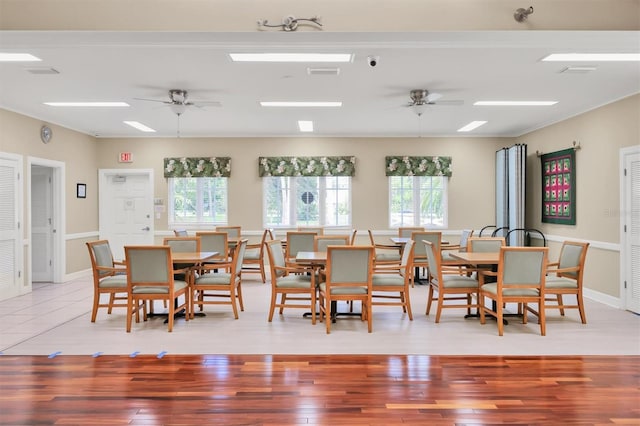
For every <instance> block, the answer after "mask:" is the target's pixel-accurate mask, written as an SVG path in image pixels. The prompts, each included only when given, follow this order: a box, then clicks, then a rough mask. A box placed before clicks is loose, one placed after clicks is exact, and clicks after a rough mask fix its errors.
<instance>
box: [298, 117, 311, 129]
mask: <svg viewBox="0 0 640 426" xmlns="http://www.w3.org/2000/svg"><path fill="white" fill-rule="evenodd" d="M298 129H300V131H301V132H313V121H306V120H298Z"/></svg>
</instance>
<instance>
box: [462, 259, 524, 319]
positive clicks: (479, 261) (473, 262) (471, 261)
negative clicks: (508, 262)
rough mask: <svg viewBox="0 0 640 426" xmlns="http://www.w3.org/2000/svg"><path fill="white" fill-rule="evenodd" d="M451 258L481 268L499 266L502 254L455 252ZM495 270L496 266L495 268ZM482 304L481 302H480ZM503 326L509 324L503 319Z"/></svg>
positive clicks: (467, 316) (504, 315)
mask: <svg viewBox="0 0 640 426" xmlns="http://www.w3.org/2000/svg"><path fill="white" fill-rule="evenodd" d="M450 255H451V257H453V258H454V259H458V260H461V261H463V262H465V263H466V264H469V265H472V266H476V267H477V266H480V265H492V266H494V265H498V264H499V263H500V252H498V251H489V252H481V251H453V252H450ZM493 269H494V270H495V266H494V268H493ZM478 303H480V301H478ZM495 304H496V302H495V301H493V310H494V311H495V310H496V306H495ZM477 316H479V315H478V314H471V315H465V318H469V317H477ZM507 316H511V317H520V316H522V315H521V314H506V313H505V314H503V317H507ZM502 322H503V324H509V322H508V321H507V320H506V319H504V318H503V319H502Z"/></svg>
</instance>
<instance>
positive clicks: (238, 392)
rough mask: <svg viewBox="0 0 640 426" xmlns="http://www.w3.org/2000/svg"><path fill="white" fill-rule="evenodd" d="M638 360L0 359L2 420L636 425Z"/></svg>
mask: <svg viewBox="0 0 640 426" xmlns="http://www.w3.org/2000/svg"><path fill="white" fill-rule="evenodd" d="M639 372H640V357H637V356H626V357H603V356H586V357H581V356H561V357H519V356H510V357H509V356H505V357H500V356H385V355H322V356H313V355H274V356H269V355H216V356H213V355H166V356H161V357H158V356H150V355H138V356H135V357H131V356H116V355H113V356H98V357H92V356H86V355H85V356H65V355H58V356H49V357H47V356H7V355H5V356H2V357H0V383H1V385H0V386H1V388H2V391H1V392H0V424H3V425H39V424H56V425H69V424H74V425H94V424H109V425H118V424H127V425H208V424H224V425H278V426H285V425H430V426H433V425H436V426H437V425H477V424H483V425H498V424H503V425H504V424H508V425H516V424H518V425H522V424H527V425H604V424H618V425H619V424H635V425H637V424H640V388H639V384H640V383H639V374H640V373H639Z"/></svg>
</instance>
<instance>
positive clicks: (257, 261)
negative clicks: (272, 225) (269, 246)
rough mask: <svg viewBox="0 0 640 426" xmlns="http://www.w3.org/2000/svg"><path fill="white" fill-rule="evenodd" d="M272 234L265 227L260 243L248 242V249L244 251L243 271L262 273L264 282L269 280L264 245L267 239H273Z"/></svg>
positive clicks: (261, 276)
mask: <svg viewBox="0 0 640 426" xmlns="http://www.w3.org/2000/svg"><path fill="white" fill-rule="evenodd" d="M270 234H271V231H270V230H268V229H265V230H264V232H263V233H262V238H261V239H260V242H259V243H255V244H247V249H246V250H245V252H244V259H243V260H242V272H244V273H245V274H260V278H262V282H263V283H266V282H267V279H266V275H265V266H264V261H265V257H264V252H265V248H264V246H265V243H266V242H267V240H272V239H273V237H269V236H270Z"/></svg>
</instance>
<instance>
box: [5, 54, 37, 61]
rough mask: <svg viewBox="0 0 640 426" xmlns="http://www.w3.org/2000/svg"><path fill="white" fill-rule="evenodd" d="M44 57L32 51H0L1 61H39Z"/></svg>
mask: <svg viewBox="0 0 640 426" xmlns="http://www.w3.org/2000/svg"><path fill="white" fill-rule="evenodd" d="M37 61H42V59H40V58H37V57H35V56H33V55H31V54H30V53H3V52H0V62H37Z"/></svg>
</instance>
